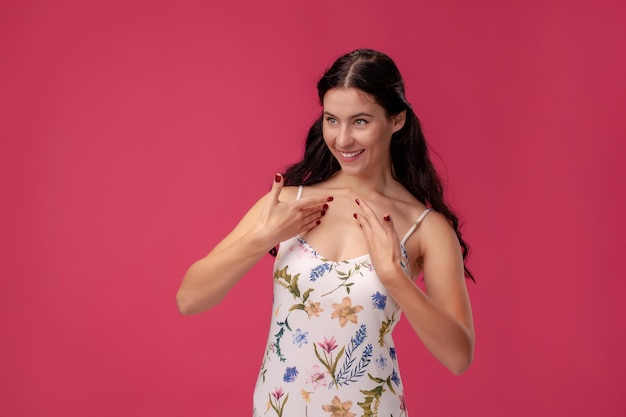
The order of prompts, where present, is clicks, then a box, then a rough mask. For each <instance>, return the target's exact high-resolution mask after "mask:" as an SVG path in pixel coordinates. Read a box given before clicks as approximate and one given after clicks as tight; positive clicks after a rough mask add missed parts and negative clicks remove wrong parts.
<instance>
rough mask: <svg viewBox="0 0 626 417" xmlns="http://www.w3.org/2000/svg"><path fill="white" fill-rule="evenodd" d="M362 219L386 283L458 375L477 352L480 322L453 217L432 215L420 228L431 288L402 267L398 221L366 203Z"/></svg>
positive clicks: (426, 277)
mask: <svg viewBox="0 0 626 417" xmlns="http://www.w3.org/2000/svg"><path fill="white" fill-rule="evenodd" d="M360 203H361V204H360V205H359V206H360V208H361V209H360V212H359V214H358V216H357V220H358V221H359V223H360V224H361V227H362V230H363V233H364V234H365V238H366V240H367V245H368V251H369V253H370V257H371V259H372V264H373V266H374V269H375V270H376V273H377V275H378V277H379V279H380V281H381V282H382V283H383V285H385V287H386V288H387V291H389V294H390V295H391V297H393V299H394V300H395V301H396V303H398V305H399V306H400V308H401V309H402V312H403V314H404V315H405V316H406V317H407V319H408V320H409V323H410V324H411V327H412V328H413V329H414V330H415V332H416V333H417V335H418V337H419V338H420V339H421V340H422V342H423V343H424V345H425V346H426V348H427V349H428V350H429V351H430V352H431V353H432V354H433V355H434V356H435V357H436V358H437V359H438V360H439V361H440V362H441V363H442V364H443V365H444V366H445V367H446V368H448V369H449V370H450V371H451V372H452V373H453V374H455V375H460V374H462V373H463V372H465V370H467V368H469V366H470V364H471V363H472V359H473V356H474V324H473V319H472V310H471V306H470V301H469V296H468V293H467V287H466V286H465V277H464V270H463V257H462V255H461V249H460V246H459V241H458V239H457V237H456V234H455V233H454V230H453V229H452V227H451V226H450V224H449V223H448V221H447V219H446V218H445V217H444V216H443V215H441V214H439V213H436V212H432V213H429V215H428V216H426V218H425V219H424V221H423V222H422V224H421V225H420V228H419V233H420V248H421V257H420V258H421V263H422V266H423V272H424V283H425V288H426V292H424V291H422V290H421V289H420V288H419V287H418V286H417V285H416V284H415V283H414V282H413V280H412V279H411V278H410V277H408V276H407V275H406V274H405V273H404V271H403V270H402V268H401V266H400V260H401V250H400V241H399V238H398V235H397V233H396V231H395V227H394V225H393V220H392V219H391V218H390V217H389V216H385V217H384V218H383V219H382V220H379V219H378V218H377V217H376V215H375V214H374V212H373V211H372V210H371V208H370V207H369V206H368V205H367V203H365V202H363V201H361V202H360Z"/></svg>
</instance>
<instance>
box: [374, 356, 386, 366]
mask: <svg viewBox="0 0 626 417" xmlns="http://www.w3.org/2000/svg"><path fill="white" fill-rule="evenodd" d="M375 362H376V366H378V367H379V368H380V369H385V368H386V367H387V358H385V357H384V356H383V355H382V354H381V355H380V357H379V358H378V359H376V360H375Z"/></svg>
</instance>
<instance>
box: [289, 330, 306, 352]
mask: <svg viewBox="0 0 626 417" xmlns="http://www.w3.org/2000/svg"><path fill="white" fill-rule="evenodd" d="M308 336H309V332H302V330H301V329H296V332H295V333H294V335H293V344H294V345H298V347H299V348H301V347H302V344H303V343H306V344H308V343H309V341H308V339H307V337H308Z"/></svg>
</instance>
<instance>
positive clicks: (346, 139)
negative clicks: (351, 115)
mask: <svg viewBox="0 0 626 417" xmlns="http://www.w3.org/2000/svg"><path fill="white" fill-rule="evenodd" d="M353 141H354V139H353V138H352V132H351V131H350V129H349V128H347V127H342V128H341V129H339V132H338V133H337V145H338V147H339V148H345V149H347V148H348V147H349V146H350V145H351V144H352V142H353Z"/></svg>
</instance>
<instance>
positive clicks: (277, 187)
mask: <svg viewBox="0 0 626 417" xmlns="http://www.w3.org/2000/svg"><path fill="white" fill-rule="evenodd" d="M283 184H284V182H283V176H282V175H280V174H276V175H274V182H273V183H272V190H271V191H270V194H271V199H270V200H271V201H273V202H274V203H278V196H280V192H281V191H282V189H283Z"/></svg>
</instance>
